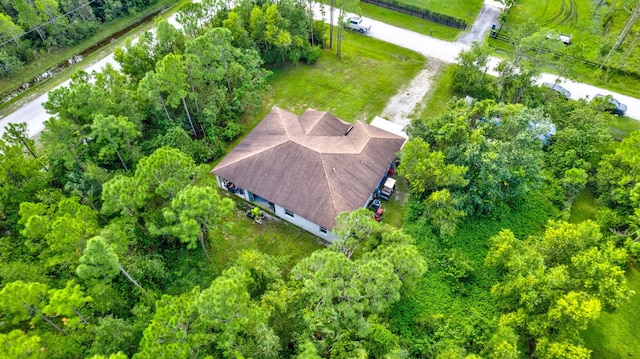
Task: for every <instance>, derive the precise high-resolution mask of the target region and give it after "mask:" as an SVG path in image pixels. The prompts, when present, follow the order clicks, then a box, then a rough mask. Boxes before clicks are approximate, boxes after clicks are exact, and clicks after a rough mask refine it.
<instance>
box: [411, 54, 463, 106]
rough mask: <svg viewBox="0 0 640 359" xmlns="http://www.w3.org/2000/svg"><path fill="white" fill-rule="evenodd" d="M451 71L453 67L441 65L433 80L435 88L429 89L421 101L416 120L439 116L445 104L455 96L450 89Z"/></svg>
mask: <svg viewBox="0 0 640 359" xmlns="http://www.w3.org/2000/svg"><path fill="white" fill-rule="evenodd" d="M453 69H454V65H444V64H443V65H442V66H441V67H440V73H439V74H438V75H437V77H436V79H435V86H433V87H432V88H431V90H430V91H429V93H427V95H426V96H425V98H424V100H423V101H422V103H423V106H422V108H421V110H420V111H419V112H418V113H417V117H418V118H431V117H436V116H438V115H440V113H442V111H444V109H445V108H446V107H447V103H449V101H451V99H452V98H453V97H454V96H455V94H454V93H453V90H452V89H451V86H452V84H453Z"/></svg>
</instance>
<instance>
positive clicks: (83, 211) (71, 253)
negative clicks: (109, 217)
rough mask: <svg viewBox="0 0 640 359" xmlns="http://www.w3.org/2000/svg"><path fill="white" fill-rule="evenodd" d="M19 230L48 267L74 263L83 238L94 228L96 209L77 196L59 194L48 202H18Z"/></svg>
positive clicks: (87, 237) (72, 264)
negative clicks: (82, 202) (59, 195)
mask: <svg viewBox="0 0 640 359" xmlns="http://www.w3.org/2000/svg"><path fill="white" fill-rule="evenodd" d="M20 216H21V217H22V218H21V219H20V221H19V222H18V223H19V224H21V225H23V226H24V228H23V229H22V230H21V231H20V234H22V235H23V236H24V237H25V238H27V243H26V244H27V246H28V247H29V248H31V250H33V251H35V252H37V253H39V254H40V256H41V257H42V258H43V259H45V263H46V265H47V266H48V267H53V266H58V265H62V266H65V267H75V265H76V264H77V261H78V259H79V253H80V251H81V250H82V248H83V247H84V244H85V241H86V240H87V239H89V238H90V237H91V236H93V235H95V234H96V233H97V231H98V228H99V226H98V219H97V212H96V211H95V210H94V209H92V208H90V207H88V206H85V205H82V204H80V202H79V199H78V198H77V197H71V198H66V197H62V198H60V199H59V201H58V202H57V203H55V204H52V205H47V204H45V203H31V202H23V203H22V204H20Z"/></svg>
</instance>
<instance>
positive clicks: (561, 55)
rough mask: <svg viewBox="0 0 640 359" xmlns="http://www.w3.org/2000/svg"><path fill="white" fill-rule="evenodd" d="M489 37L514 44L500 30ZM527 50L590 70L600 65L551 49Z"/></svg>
mask: <svg viewBox="0 0 640 359" xmlns="http://www.w3.org/2000/svg"><path fill="white" fill-rule="evenodd" d="M489 36H490V37H491V38H492V39H496V40H498V41H502V42H506V43H509V44H513V43H514V40H513V39H512V38H511V37H510V36H509V35H507V34H505V33H504V32H502V31H500V29H498V30H497V31H492V32H491V34H490V35H489ZM529 50H531V51H535V52H538V53H544V54H549V53H551V54H553V55H554V56H556V57H558V58H566V59H568V60H570V61H574V62H581V63H583V64H585V65H586V66H588V67H591V68H598V67H600V64H599V63H597V62H593V61H590V60H587V59H583V58H581V57H576V56H572V55H569V54H565V53H562V52H558V51H555V50H551V49H549V48H547V47H538V48H532V49H529Z"/></svg>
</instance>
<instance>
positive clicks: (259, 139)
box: [212, 107, 405, 229]
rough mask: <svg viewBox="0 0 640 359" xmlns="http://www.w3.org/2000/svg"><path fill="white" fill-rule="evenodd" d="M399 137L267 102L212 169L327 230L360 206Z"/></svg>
mask: <svg viewBox="0 0 640 359" xmlns="http://www.w3.org/2000/svg"><path fill="white" fill-rule="evenodd" d="M345 134H346V135H345ZM404 141H405V139H404V138H402V137H400V136H397V135H394V134H392V133H390V132H387V131H385V130H382V129H379V128H377V127H373V126H371V125H368V124H366V123H364V122H361V121H356V122H355V123H354V124H353V126H352V125H351V124H349V123H347V122H344V121H342V120H340V119H338V118H336V117H335V116H333V115H331V114H330V113H328V112H326V111H325V112H321V111H316V110H312V109H308V110H307V111H305V112H304V113H303V114H302V115H300V116H298V115H296V114H293V113H291V112H288V111H285V110H283V109H281V108H278V107H274V108H273V109H272V110H271V112H269V113H268V114H267V116H266V117H265V118H264V119H263V120H262V121H261V122H260V123H259V124H258V125H257V126H256V127H255V128H254V129H253V130H252V131H251V132H250V133H249V134H248V135H247V137H245V138H244V139H243V140H242V141H241V142H240V143H239V144H238V145H237V146H236V147H235V148H234V149H233V150H232V151H231V152H230V153H229V154H227V156H226V157H225V158H224V159H223V160H222V161H221V162H220V163H219V164H218V165H217V166H216V167H215V168H214V169H213V170H212V172H213V173H215V174H216V175H218V176H220V177H221V178H224V179H226V180H228V181H230V182H232V183H234V184H235V185H236V186H238V187H240V188H244V189H247V190H249V191H251V192H253V193H255V194H256V195H258V196H260V197H263V198H265V199H267V200H269V201H271V202H273V203H275V204H277V205H279V206H281V207H284V208H286V209H288V210H290V211H292V212H293V213H295V214H297V215H300V216H302V217H304V218H306V219H308V220H310V221H313V222H314V223H317V224H319V225H320V226H322V227H325V228H329V229H330V228H333V226H334V225H335V223H336V222H335V217H336V216H337V215H338V214H339V213H340V212H344V211H353V210H356V209H358V208H360V207H362V206H363V205H365V202H366V200H367V199H368V198H369V196H370V195H371V193H372V192H373V191H374V189H375V188H376V186H377V185H378V182H379V181H380V179H381V178H382V176H383V175H384V174H385V173H386V171H387V170H388V168H389V164H390V162H391V161H393V160H394V158H395V154H396V152H398V151H399V150H400V148H401V147H402V145H403V143H404Z"/></svg>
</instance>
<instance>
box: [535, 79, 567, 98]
mask: <svg viewBox="0 0 640 359" xmlns="http://www.w3.org/2000/svg"><path fill="white" fill-rule="evenodd" d="M542 86H545V87H548V88H550V89H552V90H553V91H555V92H557V93H559V94H561V95H562V96H564V98H570V97H571V92H569V90H567V89H566V88H564V87H562V86H560V85H558V84H557V83H554V82H543V83H542Z"/></svg>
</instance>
